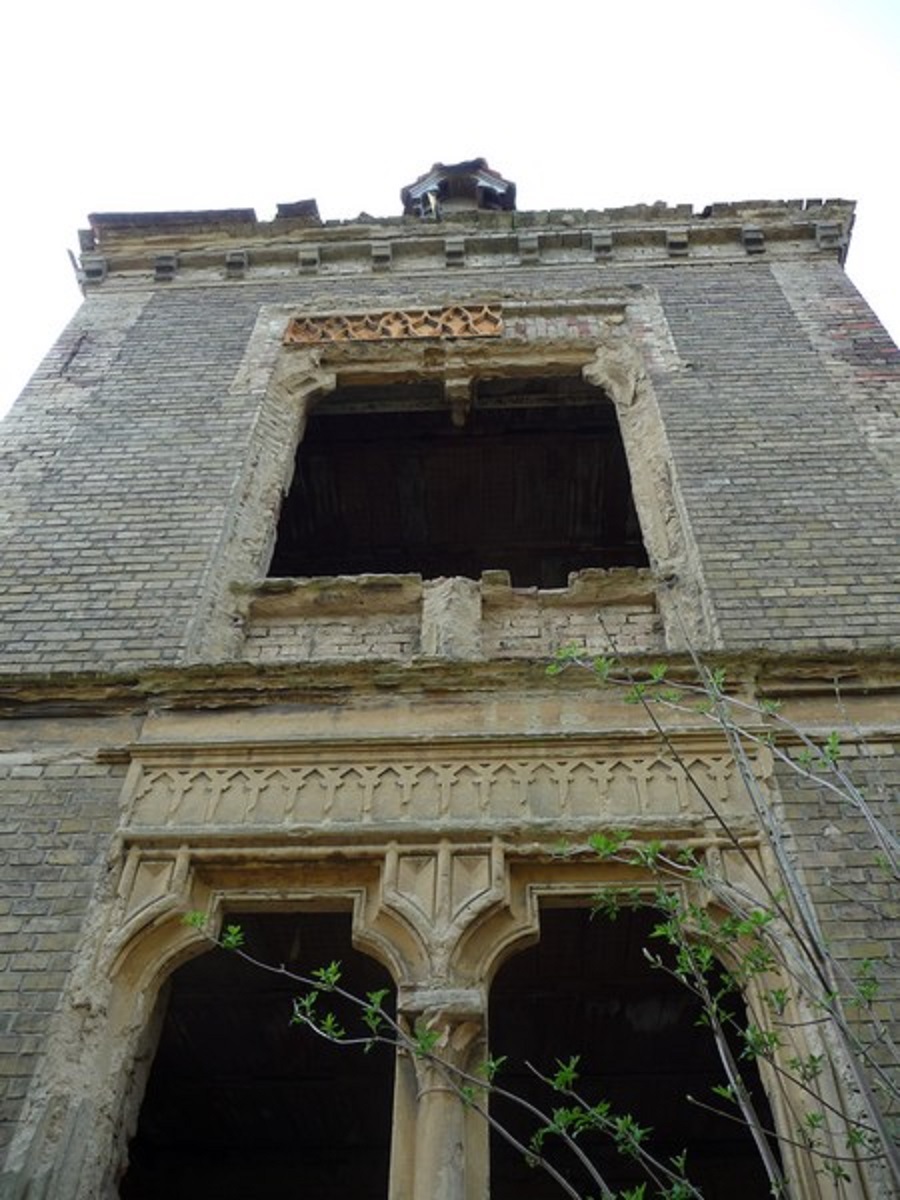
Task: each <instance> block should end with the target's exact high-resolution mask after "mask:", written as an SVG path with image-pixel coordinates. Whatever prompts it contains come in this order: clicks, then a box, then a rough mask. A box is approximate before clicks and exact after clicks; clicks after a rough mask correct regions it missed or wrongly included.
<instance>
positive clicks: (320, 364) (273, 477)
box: [189, 295, 721, 661]
mask: <svg viewBox="0 0 900 1200" xmlns="http://www.w3.org/2000/svg"><path fill="white" fill-rule="evenodd" d="M657 308H659V305H658V303H657V304H655V305H654V303H653V302H652V298H648V297H647V296H646V295H642V297H641V298H640V302H637V301H633V302H632V301H630V300H628V299H625V298H618V297H617V296H615V295H611V296H609V297H601V298H599V299H598V298H593V299H588V298H585V299H582V300H572V301H559V302H556V303H552V302H551V303H548V302H541V303H537V302H528V301H519V302H516V303H504V304H503V306H502V309H503V313H504V316H515V317H516V318H517V322H515V324H517V325H518V324H520V323H521V322H520V321H518V318H521V321H523V322H526V323H527V322H528V321H531V323H532V325H533V326H534V327H535V329H536V330H537V331H538V332H537V333H536V334H535V335H534V336H531V335H529V336H524V335H522V334H521V333H511V332H509V331H508V330H507V329H504V332H503V334H502V336H497V337H484V338H472V339H464V338H459V339H453V338H443V339H441V338H434V339H399V340H384V341H363V342H354V341H350V340H347V341H341V342H335V343H333V344H324V345H316V346H313V347H307V346H303V345H300V346H286V345H284V344H283V341H282V335H283V333H284V331H285V328H286V326H287V324H288V322H289V321H290V320H291V318H292V317H294V316H295V315H296V313H297V308H296V306H287V305H268V306H263V308H262V309H261V311H260V315H259V318H258V320H257V326H256V329H255V331H254V333H253V335H252V336H251V338H250V341H249V345H248V350H247V353H246V355H245V359H244V362H243V363H242V365H241V367H240V369H239V370H238V372H237V375H236V377H235V380H234V382H233V385H232V390H233V391H236V392H243V391H246V390H250V391H253V392H258V393H259V394H260V404H261V408H260V411H259V415H258V419H257V422H256V432H255V434H254V445H253V449H252V453H251V456H250V459H249V460H248V464H247V470H246V474H245V478H244V480H243V481H242V485H241V488H240V490H239V492H238V494H237V495H236V497H235V502H234V506H233V514H232V522H231V530H230V533H229V536H228V538H227V540H226V543H225V545H226V547H227V548H226V550H225V555H224V563H223V569H222V570H220V571H219V572H218V573H217V574H216V576H215V578H214V579H213V581H212V584H211V588H210V592H209V595H208V598H207V602H206V603H205V604H204V605H202V606H200V607H199V608H198V611H197V614H196V617H195V620H194V627H193V632H192V636H191V638H190V641H191V643H192V644H191V649H190V652H189V658H190V659H192V660H197V661H203V659H204V657H205V658H206V659H207V660H208V659H209V658H210V657H211V658H213V659H216V658H222V657H224V658H230V657H240V654H241V647H242V645H243V628H244V623H245V622H246V620H247V615H248V610H249V607H250V605H251V604H252V602H253V598H254V588H255V587H256V586H257V585H258V583H259V581H262V580H265V578H266V573H267V569H268V565H269V562H270V561H271V557H272V553H273V549H274V544H275V538H276V533H277V522H278V514H279V513H280V510H281V504H282V498H283V496H285V495H286V494H287V491H288V489H289V486H290V482H291V478H292V475H293V471H294V466H295V460H296V451H297V446H298V445H299V443H300V441H301V440H302V438H303V435H304V432H305V428H306V423H307V421H308V419H309V416H310V414H311V413H312V411H313V410H314V408H315V406H316V404H317V403H319V402H320V401H321V399H322V397H323V396H325V395H327V393H329V392H330V391H332V390H334V389H335V388H336V387H337V386H348V385H349V386H358V385H364V384H366V383H373V384H392V383H401V382H404V381H409V380H428V379H440V380H441V381H442V382H443V383H444V385H445V388H446V390H447V395H448V402H449V404H450V405H451V406H452V405H453V404H454V403H460V402H461V400H460V398H461V397H463V396H465V395H466V394H467V391H468V387H469V383H470V381H471V380H472V379H473V378H481V377H484V378H496V377H503V376H509V375H519V376H523V377H525V376H540V375H546V374H570V375H573V374H581V376H582V377H583V378H584V379H585V381H586V382H588V383H590V384H592V385H593V386H595V387H597V388H599V389H600V390H601V391H602V392H603V393H604V394H605V395H606V396H607V397H608V398H609V400H611V401H612V403H613V405H614V408H615V411H616V416H617V420H618V425H619V430H620V433H621V437H622V442H623V445H624V449H625V456H626V460H627V463H628V468H629V473H630V476H631V487H632V496H633V499H634V504H635V508H636V511H637V515H638V520H639V523H640V527H641V532H642V537H643V541H644V546H645V548H646V551H647V554H648V558H649V562H650V569H651V571H652V573H653V576H654V578H655V580H656V584H657V586H656V593H657V604H658V607H659V611H660V614H661V617H662V623H663V628H664V635H665V644H666V647H667V648H668V649H683V648H685V647H686V646H692V647H694V648H703V649H710V648H715V647H716V646H718V645H719V644H720V642H721V638H720V636H719V634H718V632H717V628H716V623H715V620H714V616H713V613H712V609H711V607H710V604H709V601H708V595H707V592H706V589H705V587H704V585H703V580H702V575H701V571H700V566H699V556H698V554H697V551H696V547H695V546H694V544H693V538H692V534H691V530H690V525H689V522H688V520H687V516H686V513H685V511H684V506H683V504H682V503H681V500H680V496H679V492H678V488H677V485H676V482H675V480H674V479H673V475H672V468H671V452H670V450H669V447H668V441H667V438H666V434H665V430H664V427H663V423H662V418H661V414H660V411H659V405H658V402H657V399H656V395H655V391H654V388H653V383H652V376H651V371H650V369H649V365H648V362H647V361H646V359H645V353H646V352H647V351H648V346H649V348H650V349H652V351H653V354H654V369H656V370H662V371H665V372H670V371H674V370H677V369H679V363H678V362H677V360H676V358H675V356H674V355H673V353H672V350H671V347H670V345H669V343H668V341H667V333H666V330H667V326H665V322H664V317H663V316H661V310H660V313H657V312H656V309H657ZM323 315H327V311H326V312H325V313H324V314H323ZM579 317H585V318H587V319H589V320H590V321H591V322H592V324H591V330H590V332H589V333H582V332H578V333H577V335H576V334H575V333H573V334H571V336H570V335H566V336H550V335H549V334H547V333H546V330H548V329H550V328H551V327H552V325H553V321H554V320H555V319H558V320H559V321H560V322H562V323H563V324H565V323H566V322H571V321H573V320H575V321H576V323H577V319H578V318H579ZM510 324H511V325H512V324H513V322H510ZM657 326H658V327H659V328H657ZM567 327H568V326H567ZM648 329H649V330H650V333H649V334H648V332H647V331H648ZM648 337H649V338H650V342H649V343H648V341H647V339H648ZM613 570H615V568H613ZM217 618H218V619H217Z"/></svg>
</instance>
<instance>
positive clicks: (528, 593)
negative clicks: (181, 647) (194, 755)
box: [243, 567, 663, 663]
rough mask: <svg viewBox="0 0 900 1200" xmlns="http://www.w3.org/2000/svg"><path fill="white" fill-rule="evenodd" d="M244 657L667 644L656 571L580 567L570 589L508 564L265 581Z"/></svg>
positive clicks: (475, 653) (534, 654)
mask: <svg viewBox="0 0 900 1200" xmlns="http://www.w3.org/2000/svg"><path fill="white" fill-rule="evenodd" d="M246 631H247V636H246V642H245V645H244V654H243V657H244V659H245V661H248V662H254V663H271V662H314V661H329V660H337V661H354V660H358V659H384V660H399V661H407V660H409V659H411V658H418V657H427V658H444V659H450V660H454V659H455V660H459V661H478V660H484V659H504V658H524V659H540V658H550V657H551V656H552V655H553V654H554V653H555V652H556V650H558V649H559V647H560V646H563V645H568V644H570V643H573V642H575V643H577V644H578V645H581V646H583V647H584V649H585V651H586V652H587V653H589V654H600V653H605V652H608V651H610V650H616V651H621V652H647V653H652V652H654V651H657V650H660V649H662V647H663V636H662V626H661V621H660V617H659V613H658V612H657V605H656V587H655V584H654V580H653V576H652V572H651V571H649V570H647V569H645V568H633V567H622V568H612V569H610V570H599V569H598V570H593V569H591V570H584V571H578V572H574V573H573V574H572V575H571V576H570V577H569V584H568V586H567V587H565V588H554V589H546V590H542V589H539V588H536V587H530V588H514V587H513V586H512V584H511V582H510V577H509V573H508V572H507V571H485V572H484V573H483V574H482V576H481V579H480V580H471V579H461V578H450V579H432V580H425V581H423V580H422V577H421V576H420V575H359V576H338V577H328V578H322V579H273V580H266V581H265V582H264V583H262V584H260V585H259V586H258V587H257V588H255V589H254V590H253V591H252V592H251V593H250V595H249V600H248V616H247V625H246Z"/></svg>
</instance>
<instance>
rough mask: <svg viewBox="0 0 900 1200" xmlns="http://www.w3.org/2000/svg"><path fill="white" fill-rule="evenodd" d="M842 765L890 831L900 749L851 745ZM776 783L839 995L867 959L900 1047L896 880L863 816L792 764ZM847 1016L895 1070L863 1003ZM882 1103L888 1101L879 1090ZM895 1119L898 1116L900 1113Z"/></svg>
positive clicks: (877, 1009)
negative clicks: (837, 970)
mask: <svg viewBox="0 0 900 1200" xmlns="http://www.w3.org/2000/svg"><path fill="white" fill-rule="evenodd" d="M842 765H843V766H844V767H845V769H846V771H847V772H848V774H849V775H850V777H851V778H852V780H853V782H854V783H855V785H856V786H857V787H858V788H859V789H860V790H861V791H862V793H863V795H864V796H865V798H866V801H867V803H868V804H869V805H870V806H871V809H872V812H873V813H874V815H875V816H876V817H877V818H879V819H880V820H881V821H884V822H885V823H886V826H887V828H888V829H891V828H892V825H893V822H894V817H895V809H896V797H897V796H898V795H900V744H897V743H892V742H886V741H883V740H873V741H872V742H869V743H859V744H854V743H853V742H852V741H850V742H847V743H845V744H844V745H843V748H842ZM778 782H779V788H780V791H781V795H782V798H783V802H784V812H785V816H786V819H787V824H788V829H789V833H790V846H791V849H792V851H793V854H794V856H795V861H796V863H797V866H798V869H799V871H800V874H801V877H802V878H803V880H804V881H805V883H806V885H807V887H808V888H809V892H810V895H811V897H812V900H813V903H814V905H815V909H816V914H817V918H818V920H819V921H820V922H821V928H822V934H823V937H824V939H825V941H826V942H827V944H828V946H829V947H830V949H831V950H832V952H833V953H834V955H835V957H836V958H837V960H838V961H839V963H840V964H841V966H842V967H843V969H844V970H845V971H846V975H847V977H848V978H845V979H844V980H842V981H841V985H840V988H839V990H840V991H841V994H842V995H843V996H845V997H846V996H847V995H848V993H849V992H850V991H851V990H852V983H853V982H854V981H856V980H858V979H859V978H860V972H861V971H862V970H863V964H864V962H866V961H868V962H869V963H870V964H871V972H872V974H873V976H874V978H875V980H876V981H877V988H878V990H877V995H876V997H875V1000H874V1003H873V1007H872V1010H871V1014H872V1015H874V1016H875V1018H876V1019H877V1020H878V1021H880V1022H884V1023H885V1025H886V1026H887V1028H888V1029H889V1030H890V1033H891V1036H892V1037H893V1038H894V1041H895V1044H896V1042H897V1041H898V1040H900V962H898V948H897V936H896V934H897V922H898V920H900V900H898V896H897V885H896V880H895V879H894V878H893V876H892V874H891V871H890V869H888V868H886V866H885V863H884V855H883V852H882V851H881V850H880V849H879V847H878V845H877V844H876V841H875V839H874V838H873V835H872V832H871V830H870V828H869V826H868V824H867V822H866V821H865V819H864V817H863V816H862V815H861V814H860V812H859V811H857V810H855V809H854V808H852V807H851V806H850V805H849V804H847V803H846V802H844V801H843V800H841V798H840V797H837V796H835V795H834V794H833V793H828V792H826V791H825V790H824V789H822V788H821V787H820V786H818V785H817V784H816V783H815V782H814V781H810V780H804V779H803V778H801V777H800V776H799V775H798V774H796V773H795V772H793V771H791V770H790V768H788V767H786V766H782V767H781V768H780V769H779V771H778ZM866 970H868V968H866ZM846 1013H847V1016H848V1018H849V1019H850V1021H851V1023H852V1024H853V1026H854V1028H855V1029H856V1031H857V1033H858V1035H859V1037H860V1038H861V1039H862V1041H863V1042H864V1043H865V1044H866V1045H869V1046H870V1047H871V1049H872V1054H873V1057H874V1058H875V1060H876V1061H877V1062H880V1063H881V1065H882V1066H883V1067H884V1068H885V1069H886V1070H888V1072H889V1073H891V1072H895V1071H896V1061H895V1059H894V1057H893V1056H892V1054H891V1049H890V1047H889V1045H887V1044H886V1043H885V1042H884V1040H883V1039H882V1040H881V1041H880V1044H879V1038H878V1035H877V1030H876V1027H875V1026H874V1025H873V1024H872V1023H871V1022H870V1021H869V1019H868V1018H869V1016H870V1013H869V1011H868V1010H867V1009H866V1008H865V1006H856V1005H853V1004H848V1005H847V1006H846ZM879 1098H880V1099H881V1100H882V1102H883V1101H884V1095H883V1094H882V1093H881V1092H879ZM894 1116H895V1117H897V1118H900V1113H897V1112H894Z"/></svg>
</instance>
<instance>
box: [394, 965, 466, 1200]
mask: <svg viewBox="0 0 900 1200" xmlns="http://www.w3.org/2000/svg"><path fill="white" fill-rule="evenodd" d="M401 1003H402V1008H403V1017H404V1023H405V1024H406V1025H407V1027H408V1028H409V1030H410V1031H414V1030H416V1029H425V1030H427V1031H429V1032H430V1033H432V1034H434V1033H436V1034H437V1035H438V1036H437V1040H436V1041H435V1043H434V1046H433V1049H432V1057H431V1058H418V1057H415V1056H414V1055H411V1057H412V1065H413V1068H414V1071H415V1084H416V1113H415V1135H414V1155H415V1161H414V1170H413V1192H412V1195H413V1200H486V1197H487V1187H488V1157H487V1155H488V1139H487V1125H486V1122H485V1121H484V1118H483V1117H481V1116H480V1114H478V1113H477V1112H475V1111H474V1110H473V1109H472V1108H471V1107H470V1106H467V1105H466V1104H465V1102H464V1101H463V1099H462V1097H461V1096H460V1092H459V1088H458V1087H457V1086H454V1081H453V1078H452V1074H448V1072H447V1071H446V1070H444V1069H443V1065H442V1064H446V1066H447V1067H449V1068H458V1069H459V1070H461V1071H465V1072H467V1073H469V1074H473V1073H475V1071H476V1070H477V1067H478V1064H479V1062H480V1060H481V1058H483V1057H484V1045H485V1036H484V1034H485V1011H484V996H483V994H482V992H481V991H480V989H468V988H447V989H434V990H429V991H427V992H423V991H418V990H417V991H416V992H415V993H414V994H413V995H411V996H407V997H401Z"/></svg>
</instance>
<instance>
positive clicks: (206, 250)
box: [80, 200, 854, 287]
mask: <svg viewBox="0 0 900 1200" xmlns="http://www.w3.org/2000/svg"><path fill="white" fill-rule="evenodd" d="M853 211H854V205H853V204H852V203H851V202H850V201H846V200H827V201H819V200H806V201H800V200H796V201H787V202H782V201H748V202H740V203H732V204H714V205H710V206H709V207H708V208H706V209H704V210H702V212H699V213H697V212H694V210H693V209H692V208H691V206H690V205H675V206H671V207H670V206H667V205H663V204H658V205H634V206H631V207H627V208H614V209H606V210H602V211H597V210H571V211H552V212H509V213H498V212H473V213H465V214H459V215H449V216H448V217H447V218H446V219H444V220H441V221H423V220H421V219H419V218H412V217H400V218H396V217H391V218H383V219H376V218H372V217H368V216H364V217H360V218H358V219H356V220H354V221H329V222H326V223H316V222H314V221H312V220H310V219H309V218H308V217H302V218H291V217H279V218H276V219H275V220H273V221H268V222H266V221H258V220H257V219H256V216H255V213H254V212H253V210H252V209H225V210H221V211H219V212H203V213H109V214H98V215H95V216H93V217H92V218H91V229H90V230H87V231H85V232H84V233H83V234H82V237H81V243H82V249H83V254H82V259H81V268H80V274H81V277H82V283H83V284H84V286H86V287H91V286H100V285H102V284H104V283H106V282H107V281H109V280H110V277H114V278H115V279H116V281H117V282H121V283H123V284H128V283H135V282H140V283H141V285H142V286H146V282H147V276H148V275H149V276H150V277H151V279H153V281H154V282H156V283H161V284H165V285H167V286H179V285H183V284H191V285H193V286H196V285H197V284H200V283H202V284H203V285H205V286H206V285H213V284H216V283H220V282H221V283H227V284H229V285H230V286H234V285H235V284H239V283H240V282H242V281H244V282H254V281H255V282H262V281H264V280H267V279H269V280H271V279H274V278H280V279H284V278H285V277H291V276H297V275H299V276H312V277H321V278H323V279H325V278H341V277H345V276H355V275H363V276H366V277H368V276H370V275H371V274H372V273H386V274H393V275H406V274H414V275H419V274H421V273H423V272H428V271H435V270H440V269H443V268H449V269H451V270H458V269H459V268H461V267H466V268H468V269H474V270H476V271H477V270H480V269H486V270H496V269H497V268H498V267H504V268H506V267H509V268H515V267H516V266H517V265H521V266H542V267H556V268H560V267H565V266H577V265H588V264H592V263H594V264H601V265H602V264H604V263H613V262H616V263H628V262H633V263H640V264H642V265H647V264H652V263H666V262H672V261H675V262H681V263H683V262H701V263H702V262H708V261H732V260H735V261H744V260H746V259H748V258H751V259H762V260H765V259H766V258H767V257H769V258H783V257H785V256H794V255H797V254H802V255H809V254H819V253H825V254H826V255H828V256H830V257H837V258H839V259H840V260H843V258H844V256H845V255H846V250H847V246H848V244H849V238H850V232H851V229H852V225H853Z"/></svg>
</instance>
